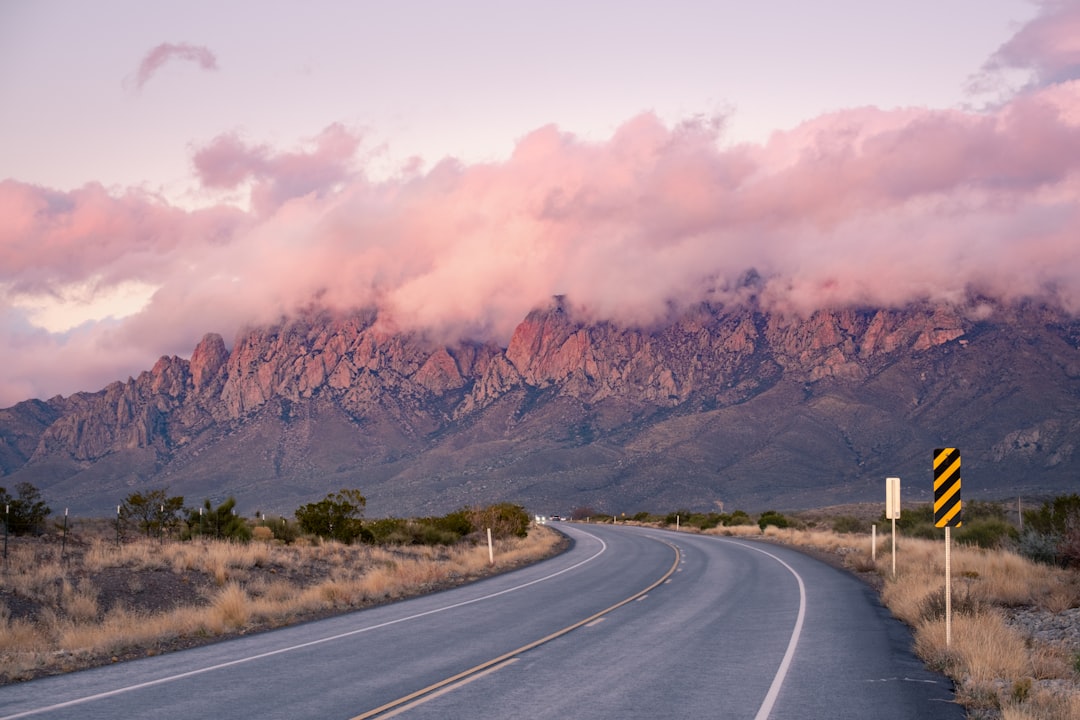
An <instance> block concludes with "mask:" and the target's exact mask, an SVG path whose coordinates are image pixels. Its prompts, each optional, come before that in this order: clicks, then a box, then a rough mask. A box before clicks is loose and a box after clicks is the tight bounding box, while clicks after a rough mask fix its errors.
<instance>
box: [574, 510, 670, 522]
mask: <svg viewBox="0 0 1080 720" xmlns="http://www.w3.org/2000/svg"><path fill="white" fill-rule="evenodd" d="M589 517H592V516H591V515H586V516H585V517H583V518H575V519H580V520H585V519H586V518H589ZM630 519H631V520H633V521H634V522H639V523H647V522H655V521H654V519H653V516H652V515H651V514H649V513H647V512H645V511H644V510H643V511H641V512H639V513H635V514H634V515H632V516H630Z"/></svg>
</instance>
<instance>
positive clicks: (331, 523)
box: [296, 490, 367, 543]
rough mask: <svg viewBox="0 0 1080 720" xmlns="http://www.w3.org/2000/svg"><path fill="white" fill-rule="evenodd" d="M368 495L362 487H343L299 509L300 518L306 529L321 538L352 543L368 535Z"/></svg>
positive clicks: (298, 518)
mask: <svg viewBox="0 0 1080 720" xmlns="http://www.w3.org/2000/svg"><path fill="white" fill-rule="evenodd" d="M365 505H367V498H365V497H364V496H363V495H361V494H360V491H359V490H339V491H338V492H336V493H330V494H328V495H327V496H326V497H325V498H323V499H322V500H320V501H319V502H315V503H308V504H307V505H302V506H301V507H299V508H297V510H296V520H297V522H299V523H300V527H301V529H302V530H304V532H308V533H311V534H312V535H317V536H318V537H321V538H329V539H333V540H338V541H339V542H343V543H351V542H353V541H355V540H358V539H360V538H361V537H362V536H363V534H364V526H363V522H362V521H361V516H362V515H363V513H364V506H365Z"/></svg>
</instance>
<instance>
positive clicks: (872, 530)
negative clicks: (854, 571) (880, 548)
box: [870, 525, 877, 563]
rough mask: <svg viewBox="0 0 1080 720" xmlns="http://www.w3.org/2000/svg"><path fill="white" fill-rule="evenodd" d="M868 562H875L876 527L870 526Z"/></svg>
mask: <svg viewBox="0 0 1080 720" xmlns="http://www.w3.org/2000/svg"><path fill="white" fill-rule="evenodd" d="M870 562H873V563H876V562H877V525H871V526H870Z"/></svg>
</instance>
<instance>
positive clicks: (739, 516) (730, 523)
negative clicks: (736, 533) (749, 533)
mask: <svg viewBox="0 0 1080 720" xmlns="http://www.w3.org/2000/svg"><path fill="white" fill-rule="evenodd" d="M720 522H721V523H722V524H723V525H724V527H735V526H737V525H753V524H754V519H753V518H752V517H750V515H748V514H747V513H746V511H744V510H736V511H734V512H733V513H731V514H730V515H726V516H725V517H723V518H722V519H721V521H720Z"/></svg>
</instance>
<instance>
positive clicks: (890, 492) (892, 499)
mask: <svg viewBox="0 0 1080 720" xmlns="http://www.w3.org/2000/svg"><path fill="white" fill-rule="evenodd" d="M885 517H886V519H889V520H892V576H893V579H896V519H897V518H898V517H900V478H898V477H891V478H885Z"/></svg>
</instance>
